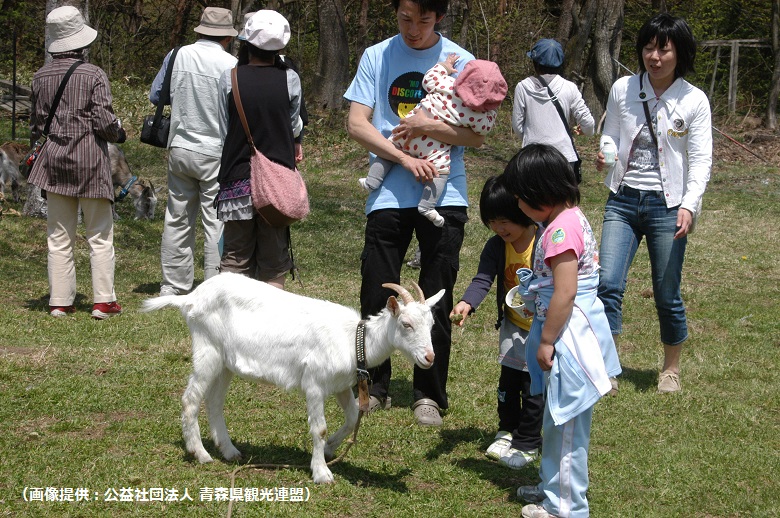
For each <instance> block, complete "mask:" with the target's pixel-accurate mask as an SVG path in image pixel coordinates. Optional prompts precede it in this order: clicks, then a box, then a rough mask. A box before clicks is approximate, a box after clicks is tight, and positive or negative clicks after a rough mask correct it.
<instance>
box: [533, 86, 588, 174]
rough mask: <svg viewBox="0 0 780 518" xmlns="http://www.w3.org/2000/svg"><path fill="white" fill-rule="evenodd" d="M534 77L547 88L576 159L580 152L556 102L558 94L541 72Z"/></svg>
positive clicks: (561, 109) (564, 116) (578, 157)
mask: <svg viewBox="0 0 780 518" xmlns="http://www.w3.org/2000/svg"><path fill="white" fill-rule="evenodd" d="M536 78H537V79H538V80H539V82H540V83H542V86H544V87H545V88H547V92H548V93H549V94H550V100H551V101H552V102H553V104H554V105H555V109H556V110H557V111H558V116H560V118H561V122H563V127H564V128H566V134H567V135H569V139H571V147H572V148H573V149H574V154H575V155H577V160H579V159H580V154H579V153H577V146H576V145H574V136H573V135H572V134H571V128H570V127H569V122H568V121H567V120H566V115H565V114H564V113H563V108H561V105H560V103H559V102H558V96H557V95H555V93H554V92H553V91H552V88H550V85H548V84H547V81H545V80H544V78H543V77H542V75H541V74H539V75H538V76H536Z"/></svg>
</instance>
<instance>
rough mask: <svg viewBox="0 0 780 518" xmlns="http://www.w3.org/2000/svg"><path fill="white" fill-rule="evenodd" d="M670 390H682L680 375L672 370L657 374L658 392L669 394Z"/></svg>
mask: <svg viewBox="0 0 780 518" xmlns="http://www.w3.org/2000/svg"><path fill="white" fill-rule="evenodd" d="M672 392H682V385H680V375H679V374H677V373H675V372H672V371H664V372H662V373H661V374H659V375H658V393H659V394H671V393H672Z"/></svg>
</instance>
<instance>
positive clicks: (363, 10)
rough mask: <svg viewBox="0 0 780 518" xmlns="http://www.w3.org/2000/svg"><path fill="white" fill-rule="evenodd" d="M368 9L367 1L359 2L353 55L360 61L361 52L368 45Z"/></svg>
mask: <svg viewBox="0 0 780 518" xmlns="http://www.w3.org/2000/svg"><path fill="white" fill-rule="evenodd" d="M368 7H369V0H361V2H360V14H359V15H358V31H357V42H358V43H357V44H358V46H357V49H355V55H356V56H357V58H358V61H360V58H361V57H362V56H363V52H365V50H366V45H367V44H368Z"/></svg>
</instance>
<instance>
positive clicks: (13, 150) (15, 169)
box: [0, 142, 29, 203]
mask: <svg viewBox="0 0 780 518" xmlns="http://www.w3.org/2000/svg"><path fill="white" fill-rule="evenodd" d="M28 150H29V146H26V145H24V144H22V143H20V142H6V143H5V144H3V145H2V146H0V194H5V184H6V183H10V184H11V195H12V196H13V199H14V201H15V202H16V203H19V199H20V196H19V186H20V185H21V174H19V163H20V162H21V161H22V159H24V155H25V154H26V153H27V151H28Z"/></svg>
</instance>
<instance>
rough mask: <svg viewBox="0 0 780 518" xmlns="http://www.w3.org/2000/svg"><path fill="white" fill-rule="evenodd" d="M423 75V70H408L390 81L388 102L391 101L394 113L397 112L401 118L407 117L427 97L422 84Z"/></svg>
mask: <svg viewBox="0 0 780 518" xmlns="http://www.w3.org/2000/svg"><path fill="white" fill-rule="evenodd" d="M423 77H424V74H423V73H422V72H407V73H405V74H402V75H400V76H398V77H397V78H395V79H394V80H393V82H392V83H390V91H388V92H387V102H389V103H390V107H391V108H392V110H393V113H396V114H397V115H398V117H399V118H400V119H403V118H404V117H406V115H407V114H408V113H409V112H410V111H412V110H413V109H414V107H415V106H417V103H419V102H420V101H421V100H422V98H423V97H425V90H423V86H422V84H423Z"/></svg>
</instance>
